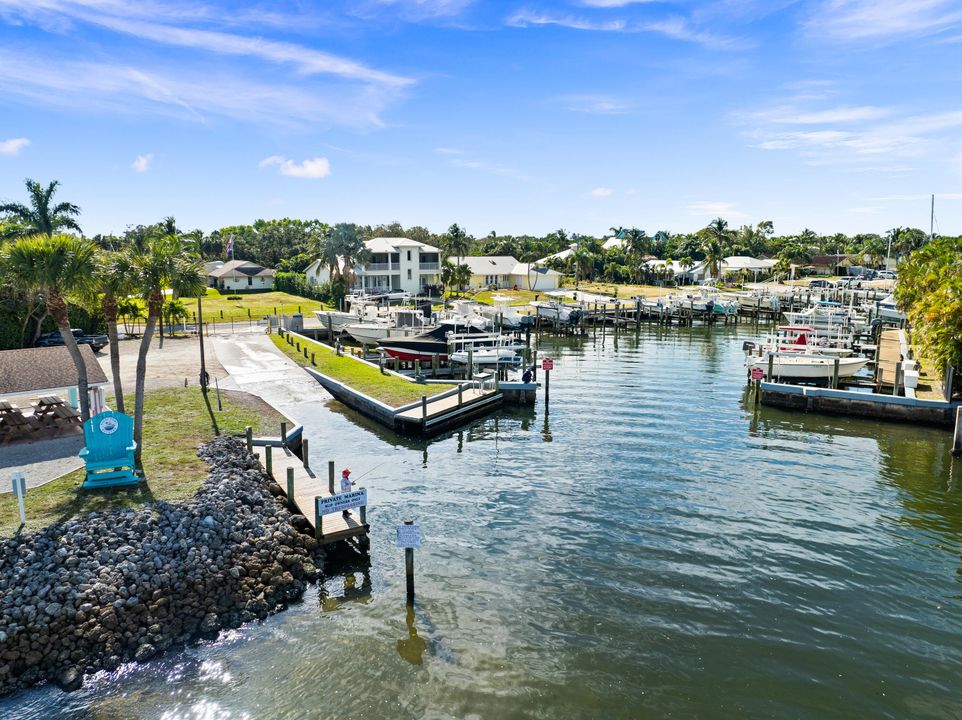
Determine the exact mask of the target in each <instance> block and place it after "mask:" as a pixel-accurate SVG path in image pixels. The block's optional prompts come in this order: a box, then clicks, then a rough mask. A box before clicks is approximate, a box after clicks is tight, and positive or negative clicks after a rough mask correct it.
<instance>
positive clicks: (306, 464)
mask: <svg viewBox="0 0 962 720" xmlns="http://www.w3.org/2000/svg"><path fill="white" fill-rule="evenodd" d="M301 462H303V463H304V467H305V469H306V468H309V467H310V466H311V461H310V455H309V454H308V451H307V438H306V437H305V438H301Z"/></svg>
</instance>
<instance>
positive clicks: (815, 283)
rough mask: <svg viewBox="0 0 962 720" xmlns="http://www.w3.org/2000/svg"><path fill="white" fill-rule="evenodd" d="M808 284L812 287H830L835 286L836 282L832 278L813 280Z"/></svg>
mask: <svg viewBox="0 0 962 720" xmlns="http://www.w3.org/2000/svg"><path fill="white" fill-rule="evenodd" d="M808 286H809V287H810V288H830V287H835V283H833V282H832V281H831V280H812V281H811V282H810V283H809V284H808Z"/></svg>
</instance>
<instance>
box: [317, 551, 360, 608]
mask: <svg viewBox="0 0 962 720" xmlns="http://www.w3.org/2000/svg"><path fill="white" fill-rule="evenodd" d="M335 548H336V549H332V550H330V551H328V555H327V559H326V560H325V562H324V577H325V580H324V584H323V585H321V586H320V588H319V589H318V594H317V599H318V603H319V604H320V606H321V610H323V611H324V612H333V611H335V610H337V609H339V608H340V607H341V606H342V605H344V604H345V603H360V604H362V605H366V604H367V603H368V602H369V601H370V600H371V593H372V582H371V557H370V555H368V554H367V553H360V552H356V551H355V550H353V549H352V548H351V547H350V546H348V545H347V544H346V543H337V545H336V546H335Z"/></svg>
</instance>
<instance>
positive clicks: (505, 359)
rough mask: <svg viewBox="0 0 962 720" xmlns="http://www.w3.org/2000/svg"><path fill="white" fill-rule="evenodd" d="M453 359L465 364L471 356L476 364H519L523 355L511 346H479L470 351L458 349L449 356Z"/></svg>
mask: <svg viewBox="0 0 962 720" xmlns="http://www.w3.org/2000/svg"><path fill="white" fill-rule="evenodd" d="M448 357H449V358H451V360H452V361H454V362H456V363H461V364H462V365H465V364H467V363H468V360H469V358H470V359H472V360H474V363H475V364H476V365H519V364H520V363H521V356H520V355H518V354H517V353H516V352H515V351H514V350H511V349H510V348H497V347H479V348H477V349H475V350H472V351H471V352H470V353H469V352H468V351H467V350H458V351H457V352H453V353H451V354H450V355H449V356H448Z"/></svg>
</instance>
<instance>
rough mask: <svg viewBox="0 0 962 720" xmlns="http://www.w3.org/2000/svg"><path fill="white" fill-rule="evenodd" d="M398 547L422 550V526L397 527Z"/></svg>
mask: <svg viewBox="0 0 962 720" xmlns="http://www.w3.org/2000/svg"><path fill="white" fill-rule="evenodd" d="M397 546H398V547H399V548H414V549H415V550H420V549H421V526H420V525H398V526H397Z"/></svg>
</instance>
